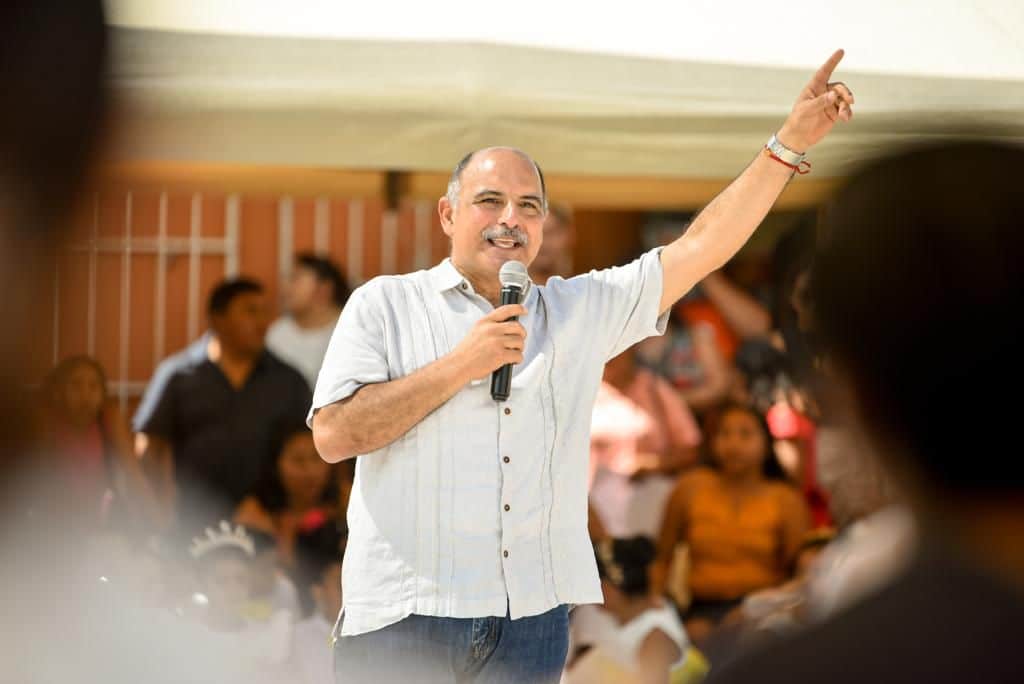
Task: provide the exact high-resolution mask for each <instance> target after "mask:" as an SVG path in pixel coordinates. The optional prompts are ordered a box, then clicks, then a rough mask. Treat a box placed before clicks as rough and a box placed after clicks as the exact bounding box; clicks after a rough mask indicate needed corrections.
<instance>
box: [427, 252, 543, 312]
mask: <svg viewBox="0 0 1024 684" xmlns="http://www.w3.org/2000/svg"><path fill="white" fill-rule="evenodd" d="M430 281H431V282H432V283H433V285H434V288H435V289H436V290H437V291H438V292H445V291H447V290H451V289H453V288H456V287H462V289H463V290H468V289H469V281H467V280H466V279H465V278H463V277H462V274H461V273H459V271H458V269H457V268H455V265H454V264H453V263H452V260H451V258H449V257H446V258H445V260H444V261H442V262H441V263H439V264H438V265H437V266H435V267H434V268H432V269H430ZM532 289H533V281H530V280H528V281H526V292H524V293H523V294H524V296H523V299H524V301H525V299H526V296H528V295H529V294H530V290H532Z"/></svg>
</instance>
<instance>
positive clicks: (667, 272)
mask: <svg viewBox="0 0 1024 684" xmlns="http://www.w3.org/2000/svg"><path fill="white" fill-rule="evenodd" d="M842 58H843V51H842V50H837V51H836V52H835V54H833V55H832V56H831V57H830V58H829V59H828V61H827V62H825V64H823V65H822V66H821V68H820V69H818V71H817V72H816V73H815V74H814V76H813V77H812V78H811V80H810V82H809V83H808V84H807V85H806V86H805V87H804V89H803V90H802V91H801V92H800V95H799V97H798V98H797V100H796V104H794V105H793V110H792V111H791V112H790V114H789V116H788V117H787V118H786V122H785V123H784V124H783V126H782V128H781V129H779V131H778V134H777V137H778V140H779V142H781V143H782V144H783V145H785V146H786V147H787V148H789V149H790V150H792V151H794V152H798V153H801V154H802V153H805V152H807V150H808V149H810V148H811V146H813V145H814V144H816V143H817V142H818V141H819V140H821V139H822V138H823V137H825V135H826V134H827V133H828V132H829V131H830V130H832V127H833V126H834V125H835V123H836V122H837V121H839V120H842V121H849V120H850V118H851V117H852V116H853V109H852V105H853V94H852V93H851V92H850V90H849V89H848V88H847V87H846V86H845V85H843V84H842V83H830V82H829V78H831V76H832V72H833V71H834V70H835V68H836V65H838V64H839V60H841V59H842ZM793 172H794V170H793V169H791V168H788V167H786V166H785V165H783V164H781V163H779V162H778V161H776V160H774V159H772V158H770V157H769V156H768V155H767V154H764V153H763V151H761V152H759V153H758V155H757V156H756V157H755V158H754V160H753V161H752V162H751V163H750V165H749V166H747V168H746V169H745V170H744V171H743V173H741V174H740V175H739V177H738V178H736V180H734V181H733V182H732V183H730V184H729V186H728V187H727V188H726V189H725V190H723V191H722V192H721V193H720V194H719V195H718V196H717V197H715V199H713V200H712V201H711V203H710V204H708V206H707V207H705V208H704V210H703V211H701V212H700V214H698V215H697V218H695V219H694V221H693V223H692V224H691V225H690V228H689V229H688V230H687V231H686V233H685V234H683V235H682V236H681V237H679V238H677V239H676V240H675V241H674V242H672V243H671V244H669V245H668V246H667V247H666V248H665V249H664V250H663V251H662V252H661V263H662V267H663V269H664V280H663V286H662V297H661V311H662V312H664V311H668V309H669V308H671V306H672V305H673V304H674V303H675V302H676V301H677V300H678V299H679V298H680V297H682V296H683V295H684V294H686V293H687V292H688V291H689V290H690V289H691V288H692V287H693V286H694V285H696V284H697V283H698V282H699V281H700V280H701V279H702V278H704V277H705V276H706V275H708V274H709V273H711V272H712V271H715V270H717V269H719V268H721V267H722V266H723V265H724V264H725V262H727V261H728V260H729V259H731V258H732V256H733V255H734V254H735V253H736V252H737V251H739V249H740V247H742V246H743V244H744V243H746V241H747V239H749V238H750V236H751V235H752V234H753V232H754V230H755V229H756V228H757V226H758V225H760V223H761V221H762V220H763V219H764V217H765V216H766V215H767V214H768V211H769V210H770V209H771V208H772V205H773V204H775V200H776V199H778V197H779V194H780V193H781V192H782V190H783V188H785V187H786V183H788V182H789V179H790V178H791V177H792V176H793Z"/></svg>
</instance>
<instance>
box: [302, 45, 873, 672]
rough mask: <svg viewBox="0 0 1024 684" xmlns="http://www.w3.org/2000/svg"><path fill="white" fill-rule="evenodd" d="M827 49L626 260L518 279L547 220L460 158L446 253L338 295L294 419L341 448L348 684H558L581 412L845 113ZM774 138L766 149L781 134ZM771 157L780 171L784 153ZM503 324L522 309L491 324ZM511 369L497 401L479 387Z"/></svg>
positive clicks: (516, 182)
mask: <svg viewBox="0 0 1024 684" xmlns="http://www.w3.org/2000/svg"><path fill="white" fill-rule="evenodd" d="M841 57H842V52H837V53H836V54H835V55H833V56H832V57H831V58H830V59H829V61H828V62H827V63H826V64H825V65H824V66H822V68H821V69H819V71H818V72H817V73H816V74H815V76H814V77H813V78H812V80H811V82H810V83H809V84H808V85H807V87H806V88H805V89H804V90H803V91H802V92H801V94H800V97H799V98H798V99H797V102H796V104H795V105H794V107H793V111H792V113H791V114H790V115H789V117H788V118H787V119H786V122H785V124H784V125H783V126H782V128H781V129H780V130H779V133H778V135H777V137H775V136H773V137H772V138H771V139H770V140H769V145H766V148H765V149H764V150H761V151H760V152H759V153H758V155H757V156H756V158H755V159H754V160H753V161H752V162H751V164H750V165H749V166H748V167H747V169H746V170H745V171H744V172H743V173H742V174H741V175H740V176H739V178H737V179H736V180H735V181H734V182H733V183H732V184H731V185H730V186H729V187H728V188H726V189H725V190H724V191H723V192H722V193H721V194H720V195H719V196H718V197H717V198H715V200H713V201H712V202H711V203H710V204H709V205H708V207H707V208H706V209H705V210H704V211H703V212H701V214H700V215H699V216H698V217H697V218H696V219H695V220H694V222H693V225H692V227H691V228H690V230H689V231H687V232H686V234H685V235H684V236H683V237H681V238H679V239H678V240H676V241H675V242H673V243H671V244H670V245H668V246H667V247H665V248H664V249H657V250H652V251H651V252H649V253H647V254H645V255H644V256H642V257H641V258H640V259H638V260H637V261H635V262H633V263H632V264H629V265H627V266H623V267H619V268H612V269H608V270H605V271H593V272H591V273H589V274H585V275H581V276H577V277H575V278H571V279H568V280H565V279H562V278H558V277H555V278H552V279H550V280H549V281H548V282H547V283H546V285H543V286H540V285H534V286H532V287H530V288H529V289H528V291H527V292H526V294H525V296H524V299H523V303H522V305H507V306H499V304H500V284H499V281H498V271H499V269H500V268H501V266H502V264H504V263H505V262H506V261H509V260H512V259H514V260H518V261H521V262H523V263H525V264H530V263H531V262H532V261H533V259H534V257H535V256H536V254H537V251H538V249H539V247H540V241H541V235H542V230H543V229H542V226H543V223H544V218H545V215H546V212H547V197H546V192H545V186H544V178H543V175H542V174H541V172H540V169H539V167H538V166H537V164H536V163H535V162H533V161H532V160H531V159H530V158H529V157H528V156H526V155H525V154H524V153H523V152H521V151H519V150H515V149H510V148H489V149H485V150H479V151H477V152H475V153H472V154H470V155H467V156H466V157H465V158H464V159H463V160H462V161H461V162H460V163H459V164H458V165H457V166H456V168H455V170H454V172H453V174H452V177H451V181H450V183H449V187H448V193H447V195H446V196H445V197H442V198H441V199H440V200H439V202H438V210H439V214H440V218H441V225H442V228H443V230H444V231H445V233H446V234H447V235H448V236H449V237H450V238H451V242H452V251H451V257H450V258H449V259H446V260H445V261H443V262H442V263H441V264H440V265H438V266H436V267H434V268H433V269H430V270H429V271H420V272H417V273H412V274H408V275H401V276H385V277H381V278H375V279H374V280H372V281H370V282H369V283H367V284H366V285H364V286H363V287H360V288H359V289H358V290H356V292H355V293H353V295H352V298H351V300H350V301H349V303H348V305H347V306H346V307H345V310H344V312H343V313H342V316H341V320H340V321H339V324H338V327H337V329H336V330H335V333H334V335H333V337H332V339H331V343H330V346H329V348H328V351H327V356H326V357H325V359H324V366H323V368H322V369H321V371H320V375H319V378H318V380H317V385H316V391H315V393H314V397H313V406H312V409H311V410H310V415H309V422H310V424H311V426H312V428H313V435H314V439H315V440H316V443H317V448H318V449H319V451H320V454H321V455H322V456H323V457H324V459H326V460H328V461H330V462H337V461H340V460H343V459H346V458H352V457H354V456H357V455H361V456H362V457H361V458H360V459H359V460H358V462H357V465H356V480H355V485H354V487H353V491H352V498H351V501H350V503H349V510H348V523H349V528H350V529H349V542H348V551H347V555H346V561H345V565H344V568H343V572H342V575H343V585H344V595H345V605H344V608H343V610H342V615H341V616H340V619H339V628H338V629H337V630H336V631H338V632H339V634H340V638H339V640H338V642H337V644H336V647H335V648H336V652H335V659H336V666H337V671H338V672H339V673H342V672H344V673H345V675H346V676H348V677H352V676H353V673H358V676H356V677H355V679H356V680H357V681H374V682H378V683H379V682H391V681H416V682H456V681H459V682H462V681H486V682H557V681H558V679H559V676H560V673H561V670H562V665H563V663H564V660H565V654H566V648H567V642H568V606H569V605H571V604H580V603H596V602H600V601H601V588H600V582H599V580H598V575H597V568H596V565H595V561H594V556H593V553H592V550H591V548H592V547H591V543H590V539H589V537H588V534H587V465H588V458H589V426H590V412H591V407H592V405H593V402H594V398H595V396H596V394H597V390H598V387H599V386H600V382H601V375H602V371H603V367H604V364H605V362H606V361H607V360H608V359H610V358H612V357H614V356H616V355H617V354H619V353H621V352H622V351H623V350H625V349H626V348H628V347H629V346H631V345H633V344H634V343H636V342H637V341H639V340H641V339H643V338H644V337H647V336H650V335H655V334H659V333H660V332H662V331H663V330H664V324H665V318H666V314H667V312H668V310H669V308H670V307H671V306H672V304H673V303H674V302H675V301H676V300H677V299H679V298H680V297H681V296H682V295H683V294H684V293H685V292H686V291H687V290H689V289H690V288H691V287H693V285H694V284H695V283H697V282H699V281H700V280H701V279H702V278H703V277H705V276H706V275H707V274H708V273H710V272H711V271H714V270H715V269H717V268H719V267H721V266H722V265H723V264H724V263H725V262H726V261H727V260H728V259H729V258H730V257H731V256H732V255H733V254H734V253H735V252H736V251H737V250H738V249H739V248H740V247H741V246H742V245H743V243H744V242H746V240H747V239H748V238H749V237H750V235H751V234H752V233H753V231H754V229H755V228H756V227H757V226H758V224H759V223H760V222H761V220H762V219H763V218H764V216H765V215H766V214H767V212H768V210H769V209H770V208H771V206H772V204H773V203H774V202H775V200H776V198H777V197H778V195H779V193H781V192H782V189H783V188H784V187H785V186H786V184H787V183H788V182H789V180H790V178H791V177H792V174H793V171H794V169H796V168H797V167H798V166H799V165H800V163H801V161H802V153H803V152H805V151H806V150H807V149H808V148H809V147H810V146H811V145H813V144H815V143H816V142H818V140H820V139H821V138H822V137H824V136H825V134H826V133H827V132H828V131H829V130H831V128H832V126H833V125H834V124H835V122H836V121H837V120H839V119H843V120H848V119H849V118H850V116H851V110H850V106H851V105H852V102H853V98H852V95H851V94H850V92H849V91H848V90H847V89H846V87H845V86H843V85H842V84H830V83H828V79H829V77H830V76H831V73H832V71H833V69H834V68H835V66H836V64H838V62H839V59H840V58H841ZM780 141H781V145H779V144H778V143H779V142H780ZM787 160H788V161H787ZM513 316H517V317H518V321H510V320H508V319H509V318H510V317H513ZM507 363H511V364H515V367H514V371H513V375H512V386H511V395H510V397H509V399H508V400H507V401H504V402H496V401H494V400H492V398H491V396H490V393H489V386H488V382H487V381H488V378H489V377H490V375H491V373H492V372H493V371H494V370H496V369H497V368H499V367H501V366H502V365H504V364H507Z"/></svg>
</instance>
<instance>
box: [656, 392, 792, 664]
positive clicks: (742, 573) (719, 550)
mask: <svg viewBox="0 0 1024 684" xmlns="http://www.w3.org/2000/svg"><path fill="white" fill-rule="evenodd" d="M709 445H710V450H711V456H712V464H711V467H701V468H698V469H696V470H694V471H691V472H689V473H687V474H685V475H683V476H682V477H681V478H680V480H679V483H678V484H677V485H676V488H675V490H674V491H673V493H672V496H671V498H670V499H669V504H668V508H667V510H666V513H665V519H664V523H663V525H662V530H661V535H660V538H659V540H658V559H657V563H656V565H655V570H654V584H655V589H656V590H657V591H659V592H660V591H663V590H664V589H665V588H666V583H667V579H668V574H669V565H670V563H671V562H672V560H673V556H675V555H676V553H675V552H676V548H677V546H678V545H679V544H682V543H685V544H686V545H687V546H688V561H689V575H688V578H687V580H686V589H688V592H689V595H690V597H691V603H690V605H689V608H688V610H687V612H686V629H687V632H688V633H689V634H690V636H691V638H692V639H693V640H694V642H695V643H697V644H698V645H700V644H701V643H702V642H703V641H704V640H705V639H706V637H707V636H708V635H709V634H710V633H711V631H712V630H713V629H714V628H715V627H716V626H718V624H719V623H721V622H722V620H723V618H724V617H725V616H726V615H728V614H729V613H730V612H731V611H732V610H733V609H734V608H736V607H737V606H739V604H740V602H741V601H742V600H743V597H744V596H746V595H747V594H749V593H751V592H753V591H757V590H760V589H765V588H768V587H772V586H776V585H779V584H782V583H783V582H785V581H786V580H787V579H788V578H789V577H790V575H791V572H792V567H793V562H794V560H795V559H796V555H797V553H798V551H799V549H800V546H801V543H802V540H803V538H804V535H805V533H806V532H807V529H808V527H809V518H808V512H807V506H806V504H805V503H804V501H803V498H802V497H801V495H800V492H799V491H797V490H796V489H795V488H794V487H792V486H791V485H789V484H787V483H786V482H785V481H784V480H783V476H782V472H781V469H780V468H779V466H778V463H777V462H776V461H775V459H774V458H773V456H772V440H771V433H770V432H769V430H768V426H767V424H766V423H765V420H764V418H763V417H762V416H761V415H760V414H759V413H757V412H756V411H755V410H753V409H751V408H749V407H747V406H744V405H740V404H730V405H727V406H726V407H725V408H723V409H722V411H721V412H720V413H719V414H718V416H717V420H716V421H714V424H713V426H712V427H711V430H710V439H709Z"/></svg>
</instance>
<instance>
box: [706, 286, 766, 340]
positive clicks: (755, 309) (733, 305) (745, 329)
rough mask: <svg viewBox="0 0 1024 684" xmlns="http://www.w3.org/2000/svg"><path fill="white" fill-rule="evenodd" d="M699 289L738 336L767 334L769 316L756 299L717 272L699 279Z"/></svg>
mask: <svg viewBox="0 0 1024 684" xmlns="http://www.w3.org/2000/svg"><path fill="white" fill-rule="evenodd" d="M701 290H702V291H703V292H704V294H706V295H707V297H708V299H710V300H711V303H712V304H714V305H715V307H716V308H717V309H718V310H719V311H720V312H721V313H722V316H723V317H724V318H725V322H726V323H728V324H729V327H730V328H732V329H733V330H734V331H735V332H736V334H737V335H739V336H740V337H757V336H759V335H767V334H768V331H769V330H770V329H771V316H770V315H769V314H768V312H767V311H766V310H765V308H764V307H763V306H761V305H760V304H759V303H758V302H757V300H756V299H754V298H753V297H751V296H750V295H749V294H747V293H746V292H744V291H743V289H741V288H739V287H736V286H735V285H733V284H732V283H730V282H729V280H728V279H727V278H726V277H725V276H724V275H722V274H721V273H719V272H714V273H711V274H710V275H708V277H707V278H705V279H704V280H703V281H701Z"/></svg>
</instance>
